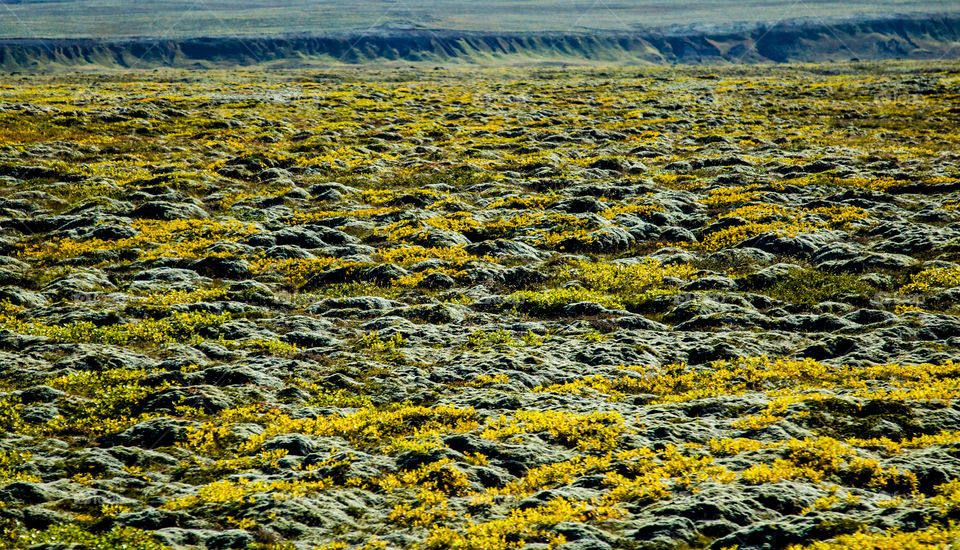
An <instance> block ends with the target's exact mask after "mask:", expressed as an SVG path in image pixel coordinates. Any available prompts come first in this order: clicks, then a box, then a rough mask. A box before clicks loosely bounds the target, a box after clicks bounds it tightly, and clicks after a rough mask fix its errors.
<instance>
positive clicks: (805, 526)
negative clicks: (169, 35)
mask: <svg viewBox="0 0 960 550" xmlns="http://www.w3.org/2000/svg"><path fill="white" fill-rule="evenodd" d="M958 99H960V65H958V64H957V63H955V62H940V63H936V64H933V63H926V64H918V63H902V64H885V65H882V66H880V65H868V64H849V65H804V66H785V67H762V66H761V67H732V68H651V69H642V70H641V69H630V70H628V69H610V70H599V69H593V70H586V69H544V68H540V69H523V70H521V69H516V70H501V71H473V72H470V71H453V70H434V71H420V70H410V71H405V72H404V71H394V72H389V73H388V72H376V71H358V70H342V71H327V72H306V73H305V72H282V71H273V72H265V73H238V72H223V73H210V72H203V73H190V72H149V73H147V72H144V73H116V74H100V75H91V76H81V75H71V76H59V77H19V78H16V79H15V78H10V79H7V80H6V82H5V83H4V84H2V85H0V228H2V232H0V433H2V437H0V526H2V529H3V531H2V533H3V534H2V544H0V545H2V546H3V547H7V548H24V547H32V548H48V549H54V548H57V549H62V548H136V549H155V548H163V547H175V548H178V547H191V548H194V547H195V548H210V549H226V548H245V547H250V548H261V549H266V548H276V549H286V548H303V549H309V548H323V549H325V550H338V549H345V548H351V549H352V548H364V549H371V550H372V549H380V548H428V549H444V548H451V549H496V548H521V547H523V548H530V549H546V548H553V547H556V548H561V549H568V550H574V549H577V550H588V549H589V550H605V549H609V548H625V549H670V548H712V549H720V548H729V547H739V548H781V547H786V546H789V545H799V547H802V548H846V547H851V546H855V547H858V548H905V547H907V544H908V543H910V544H914V545H915V546H912V547H914V548H944V547H946V546H945V545H946V544H947V543H949V542H950V541H955V540H957V539H958V538H960V529H958V528H957V527H956V526H954V524H953V523H952V520H953V519H956V518H957V517H960V481H958V478H960V446H958V443H960V406H958V405H957V404H956V402H955V399H956V398H957V396H958V395H960V383H958V381H960V363H954V362H953V360H954V359H957V358H958V349H960V319H958V317H957V314H958V311H960V310H958V297H960V264H958V260H960V168H958V165H957V161H958V159H960V150H958V145H960V134H958V133H957V128H958V127H960V109H958V108H957V104H958ZM823 541H825V542H823ZM71 545H72V546H71Z"/></svg>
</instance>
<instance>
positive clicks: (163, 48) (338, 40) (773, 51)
mask: <svg viewBox="0 0 960 550" xmlns="http://www.w3.org/2000/svg"><path fill="white" fill-rule="evenodd" d="M957 54H960V15H957V14H952V15H925V16H919V15H917V16H899V17H888V18H880V19H876V18H875V19H860V20H852V19H846V20H836V21H828V22H824V21H822V20H821V21H818V22H812V21H795V22H789V23H785V24H777V25H775V26H768V25H764V24H760V25H754V26H750V27H741V28H726V29H724V28H716V29H704V28H686V29H670V30H668V29H663V30H648V31H642V32H634V33H625V32H603V31H598V32H595V33H569V32H565V33H561V32H557V33H484V32H468V31H450V30H429V29H413V30H397V29H378V30H373V31H365V32H356V33H336V34H326V35H322V36H288V37H263V38H192V39H183V40H160V39H125V40H93V39H78V40H71V39H52V40H42V39H9V40H3V41H0V68H2V69H3V70H7V71H30V70H49V69H55V68H58V67H63V68H79V67H82V66H103V67H120V68H154V67H179V68H191V67H197V68H203V67H218V66H234V65H255V64H278V65H283V66H286V67H296V66H310V65H326V64H356V63H381V62H390V61H402V62H431V63H449V62H456V63H470V64H494V63H524V62H530V61H534V62H536V61H541V62H550V61H562V62H585V61H587V62H626V63H629V62H635V63H636V62H639V63H678V62H679V63H716V62H777V63H782V62H791V61H808V62H816V61H827V60H848V59H851V58H857V59H864V60H866V59H897V58H909V59H938V58H947V57H956V55H957Z"/></svg>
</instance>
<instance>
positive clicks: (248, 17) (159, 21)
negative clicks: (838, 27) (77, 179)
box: [0, 0, 960, 39]
mask: <svg viewBox="0 0 960 550" xmlns="http://www.w3.org/2000/svg"><path fill="white" fill-rule="evenodd" d="M917 12H920V13H946V12H960V4H958V3H957V2H956V1H954V0H938V1H930V2H923V1H917V0H875V1H872V2H848V1H841V0H824V1H816V2H796V1H791V0H741V1H735V0H700V1H696V2H673V1H667V0H631V1H626V0H482V1H474V2H462V1H460V0H422V1H402V0H357V1H350V2H343V1H339V0H282V1H281V0H262V1H245V0H155V1H154V0H151V1H137V2H132V1H129V0H3V1H0V38H101V39H111V38H124V37H152V38H184V37H199V36H206V37H226V36H262V35H282V34H321V33H329V32H335V31H355V30H362V29H370V28H375V27H395V28H396V27H398V28H404V27H407V28H410V27H412V28H430V29H450V30H471V31H482V32H499V31H504V32H534V31H576V32H584V31H590V30H607V31H610V30H613V31H631V30H639V29H644V28H652V27H656V28H663V27H669V26H689V25H701V26H703V25H705V26H711V25H718V24H720V25H729V24H731V23H735V22H745V23H757V22H776V21H781V20H784V19H795V18H804V19H808V18H838V17H840V18H846V17H858V16H867V17H876V16H878V15H889V14H892V13H917Z"/></svg>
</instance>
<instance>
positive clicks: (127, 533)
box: [0, 524, 169, 550]
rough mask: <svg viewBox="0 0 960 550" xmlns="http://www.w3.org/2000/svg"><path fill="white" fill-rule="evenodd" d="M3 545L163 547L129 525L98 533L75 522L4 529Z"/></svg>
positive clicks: (94, 549) (90, 549) (95, 549)
mask: <svg viewBox="0 0 960 550" xmlns="http://www.w3.org/2000/svg"><path fill="white" fill-rule="evenodd" d="M0 542H3V543H4V544H3V547H4V548H27V547H30V546H34V545H41V544H42V545H50V547H54V546H56V547H58V546H57V545H74V544H75V545H78V546H77V547H79V548H84V549H85V550H164V549H166V548H169V547H168V546H166V545H163V544H161V543H159V542H157V539H156V538H155V537H154V536H153V534H151V533H148V532H146V531H142V530H140V529H134V528H132V527H114V528H113V529H110V530H109V531H106V532H102V533H94V532H91V531H89V530H87V529H85V528H84V527H81V526H79V525H76V524H68V525H52V526H50V527H48V528H47V529H44V530H39V529H23V528H20V527H19V526H17V527H12V528H8V529H5V530H4V531H3V532H2V534H0Z"/></svg>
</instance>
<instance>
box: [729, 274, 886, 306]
mask: <svg viewBox="0 0 960 550" xmlns="http://www.w3.org/2000/svg"><path fill="white" fill-rule="evenodd" d="M747 288H748V289H750V290H755V291H757V292H760V293H762V294H766V295H767V296H770V297H771V298H776V299H778V300H783V301H785V302H790V303H793V304H811V305H812V304H819V303H821V302H862V301H866V300H869V299H870V298H871V297H873V296H874V295H875V294H876V293H877V289H876V288H874V287H872V286H871V285H869V284H867V283H865V282H863V281H862V280H860V278H859V277H857V276H856V275H850V274H845V273H844V274H834V273H827V272H824V271H818V270H815V269H809V270H802V269H797V270H793V271H791V272H790V274H789V275H788V276H787V277H786V278H785V279H783V280H781V281H779V282H777V283H775V284H773V285H771V286H768V287H763V286H756V285H754V286H753V287H751V286H750V285H749V284H748V285H747Z"/></svg>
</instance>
